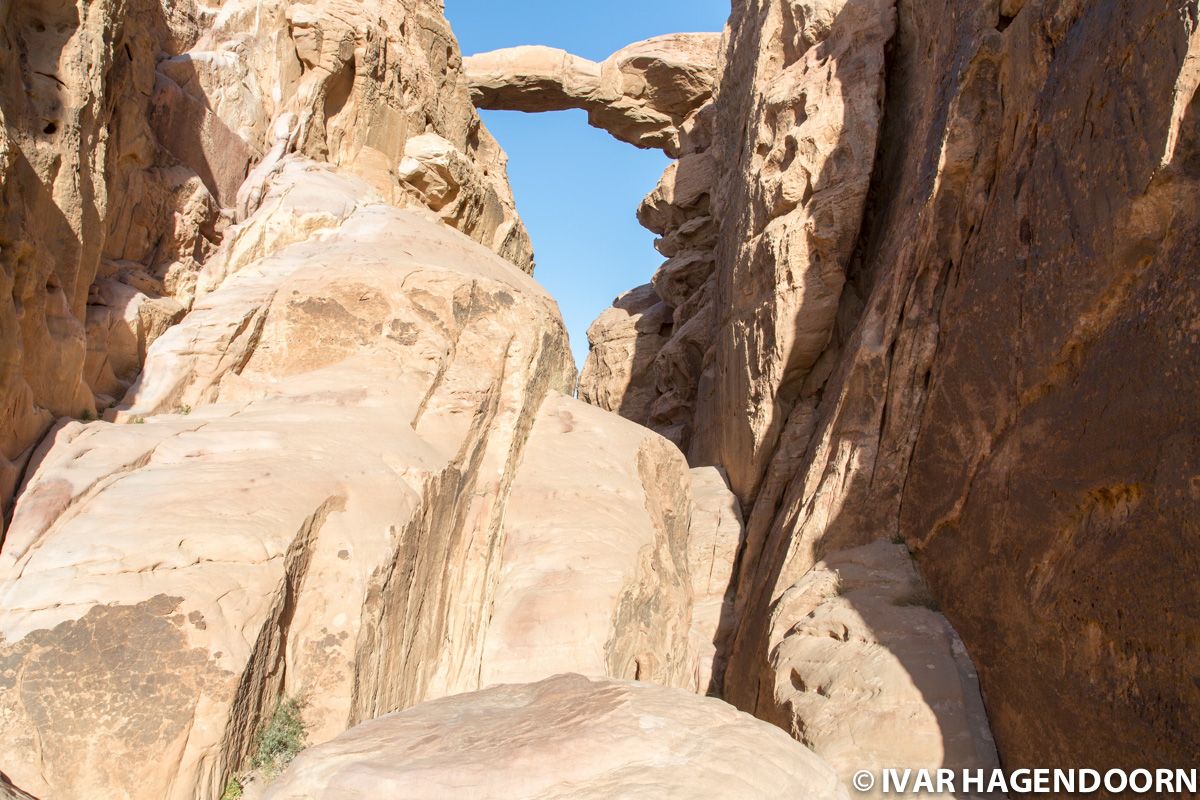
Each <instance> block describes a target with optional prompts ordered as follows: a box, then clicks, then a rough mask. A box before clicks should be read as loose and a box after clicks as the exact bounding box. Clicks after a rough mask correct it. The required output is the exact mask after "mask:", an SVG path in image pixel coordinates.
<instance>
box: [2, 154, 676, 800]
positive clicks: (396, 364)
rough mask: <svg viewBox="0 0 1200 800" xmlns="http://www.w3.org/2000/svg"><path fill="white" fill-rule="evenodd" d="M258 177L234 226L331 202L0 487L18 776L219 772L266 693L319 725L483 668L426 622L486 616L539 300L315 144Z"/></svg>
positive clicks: (64, 787)
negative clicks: (106, 402)
mask: <svg viewBox="0 0 1200 800" xmlns="http://www.w3.org/2000/svg"><path fill="white" fill-rule="evenodd" d="M314 179H315V180H317V181H318V183H319V185H320V186H321V187H322V191H320V192H319V193H313V192H304V191H291V189H292V188H293V187H298V186H302V185H303V184H305V183H306V182H307V181H309V180H314ZM276 199H278V201H279V202H278V203H276V202H275V200H276ZM268 200H269V202H268V203H266V204H265V205H264V206H263V208H262V209H261V210H260V212H259V215H255V216H252V217H251V218H250V219H249V220H248V221H247V222H246V223H245V224H246V226H248V227H251V228H252V227H254V226H257V225H260V224H261V225H264V226H268V227H269V226H271V225H273V224H274V223H275V222H277V221H278V220H279V219H280V218H287V217H294V216H304V215H324V216H325V217H326V218H327V219H329V220H331V221H332V224H331V225H330V227H328V228H325V229H323V230H322V232H321V233H320V234H319V235H316V236H313V237H311V238H310V239H308V240H305V241H301V242H293V243H286V244H281V245H278V246H275V247H269V246H268V247H265V248H264V249H263V250H262V251H260V252H258V253H256V257H255V258H252V259H250V260H248V262H247V263H245V264H244V265H242V266H241V267H240V268H239V269H238V270H237V271H236V272H234V273H232V274H230V275H229V276H228V277H227V278H226V279H225V280H224V281H223V282H222V283H221V285H220V286H219V287H218V288H217V289H216V290H214V291H213V292H212V293H210V294H208V295H205V296H204V298H203V299H202V300H201V301H199V302H198V303H197V304H196V306H195V307H194V308H193V310H192V311H191V313H190V314H189V315H188V316H187V317H186V319H185V320H184V321H183V322H181V323H180V324H179V325H177V326H175V327H174V328H172V329H170V330H169V331H168V332H167V333H166V334H164V335H163V336H161V337H160V338H159V339H158V341H156V342H155V344H154V345H153V346H152V347H151V349H150V353H149V356H148V358H147V367H146V371H145V373H144V374H143V376H142V378H141V379H140V380H139V382H138V383H137V384H136V385H135V386H134V387H133V389H132V390H131V392H130V394H129V396H128V397H127V398H126V400H125V402H124V403H123V404H122V407H121V410H120V411H119V412H118V413H117V414H116V416H115V419H116V424H112V423H92V424H90V425H82V424H80V423H71V424H69V425H67V426H65V427H63V428H61V429H60V430H59V431H58V432H57V433H56V434H55V436H54V440H53V444H52V446H51V447H49V449H48V451H47V452H46V454H45V456H44V457H43V458H42V459H41V460H40V463H39V465H38V469H37V472H36V473H35V475H34V476H33V478H32V480H31V481H30V483H29V486H28V487H27V488H26V490H25V491H24V493H23V494H22V497H21V501H20V503H19V504H18V506H17V510H16V514H15V516H14V518H13V522H12V526H11V528H10V530H9V532H8V537H7V539H6V541H5V545H4V549H3V551H0V598H2V605H3V612H2V613H0V642H3V644H0V652H2V653H3V654H4V655H3V662H2V663H3V664H4V670H3V672H2V673H0V679H2V680H3V681H4V688H5V691H4V692H3V693H0V709H2V710H0V718H2V719H3V723H4V724H3V725H0V729H2V730H3V733H2V734H0V736H2V737H3V739H4V743H3V750H4V752H5V754H6V755H5V760H6V763H5V766H6V768H7V769H8V770H9V771H10V774H12V775H13V777H14V778H15V779H16V780H17V781H18V783H20V784H21V785H23V786H25V787H26V788H27V789H30V790H31V791H34V792H35V793H39V794H43V793H44V794H50V795H54V796H105V797H111V796H128V797H146V798H164V797H193V796H202V797H214V796H219V795H220V791H221V788H222V787H223V785H224V780H225V778H226V777H227V776H228V774H229V772H230V771H231V770H232V769H234V768H235V767H236V766H237V764H238V763H239V762H240V761H241V760H242V759H244V757H245V756H246V754H247V752H248V750H249V748H250V747H251V746H252V743H253V736H254V732H255V729H256V727H257V725H258V720H259V719H260V717H261V715H262V714H265V713H266V712H267V711H269V709H270V708H271V707H272V706H273V705H274V702H275V698H276V697H277V696H279V695H280V694H284V695H288V696H291V695H303V696H305V697H307V698H310V699H309V701H308V703H307V705H306V712H305V713H306V721H307V725H308V727H309V730H310V733H311V735H312V736H313V737H314V741H320V740H321V739H323V738H328V737H329V736H332V735H334V734H336V733H338V732H340V731H341V730H342V729H344V727H345V725H346V724H347V721H351V720H358V719H365V718H369V717H372V716H375V715H377V714H379V713H382V712H383V711H386V710H391V709H393V708H397V707H403V706H405V705H410V704H412V703H414V702H418V701H419V700H421V699H424V698H426V697H429V696H438V695H440V694H444V693H447V692H450V691H455V690H458V689H460V688H477V686H478V683H477V680H478V674H479V666H478V663H477V661H476V662H475V663H474V664H473V665H470V664H466V663H464V660H463V659H461V658H459V653H458V651H457V650H453V648H451V649H446V648H445V647H444V644H445V643H446V642H448V641H454V642H456V643H458V644H461V645H462V646H463V648H465V647H466V644H467V642H468V640H469V635H468V634H469V632H472V631H475V630H478V628H479V627H480V626H481V624H482V622H481V620H482V619H483V617H482V616H481V615H482V614H483V605H484V603H485V601H486V596H485V595H481V593H480V589H481V587H482V586H485V585H486V582H485V581H484V576H486V574H487V572H488V570H489V568H490V569H492V570H494V569H498V564H495V563H492V562H493V561H494V559H489V558H488V555H487V553H488V542H489V541H491V539H492V538H493V535H494V532H495V530H497V529H498V527H499V524H500V522H499V520H500V514H501V510H502V508H503V502H504V499H505V496H506V493H507V490H508V488H509V485H510V484H511V482H512V479H513V474H514V472H515V470H516V465H517V463H518V460H519V454H520V448H521V445H522V444H523V441H524V436H525V434H526V433H527V431H528V429H529V427H530V426H531V425H532V423H533V419H534V416H535V414H536V412H537V410H538V408H539V406H540V405H541V403H542V400H543V398H544V397H545V396H546V394H547V393H548V392H550V391H552V390H554V389H561V388H565V387H566V386H568V385H569V384H570V380H571V376H572V368H571V363H570V356H569V353H568V349H567V343H566V337H565V334H564V331H563V328H562V322H561V319H560V318H559V316H558V312H557V309H556V307H555V306H554V303H553V301H552V300H551V299H550V298H549V297H548V296H547V295H546V294H545V293H544V291H542V290H541V289H540V288H539V287H538V286H537V285H536V284H535V283H534V282H533V281H532V280H531V279H530V278H529V277H528V276H526V275H525V274H524V273H522V272H521V271H519V270H518V269H516V267H514V266H513V265H511V264H510V263H508V262H506V261H504V260H503V259H501V258H499V257H498V256H495V255H493V254H491V253H489V252H488V251H487V250H485V249H484V248H482V247H481V246H479V245H477V244H476V243H474V242H472V241H470V240H469V239H467V238H466V237H465V236H462V235H461V234H459V233H457V232H455V231H453V230H451V229H450V228H449V227H447V226H445V225H443V224H441V223H440V222H438V221H437V220H436V219H434V218H428V217H425V216H423V215H421V214H419V213H417V212H414V211H403V210H399V209H396V208H395V207H393V206H391V205H389V204H387V203H384V202H382V201H381V200H380V199H379V198H378V197H377V196H375V195H373V193H372V192H371V190H370V188H369V187H368V186H367V184H366V183H365V182H363V181H360V180H358V179H357V178H353V177H346V176H343V175H341V174H339V173H338V172H336V171H335V170H333V169H332V168H330V167H328V166H326V165H322V164H317V163H315V162H311V161H308V160H304V159H293V160H289V161H288V162H287V163H286V164H284V165H283V167H282V170H281V172H280V173H279V174H278V176H277V178H276V183H275V185H274V186H273V187H272V188H271V189H270V190H269V191H268ZM313 203H316V204H319V205H318V207H316V208H312V207H310V204H313ZM623 424H628V423H623ZM682 469H683V468H682V467H681V470H682ZM480 547H482V548H483V550H484V553H483V555H481V556H476V555H475V553H476V550H477V549H478V548H480ZM635 557H636V556H631V559H633V558H635ZM447 564H451V565H455V564H456V565H457V566H455V567H454V568H453V569H447ZM333 587H336V590H334V589H333ZM80 640H84V641H88V642H95V643H97V644H98V645H99V646H98V647H87V648H84V649H82V650H80V649H78V648H77V647H75V646H73V645H72V644H71V642H73V641H80ZM456 646H457V645H456ZM452 650H453V652H452ZM129 675H138V676H140V678H139V680H138V681H135V682H132V683H130V682H129V681H128V680H127V677H128V676H129ZM85 709H92V710H93V711H94V712H95V714H96V716H89V715H88V713H87V712H86V711H85ZM43 741H53V742H54V743H55V746H54V747H53V748H51V749H44V748H42V747H40V746H39V744H38V742H43ZM151 752H153V753H156V754H157V756H156V757H154V758H149V757H148V754H149V753H151Z"/></svg>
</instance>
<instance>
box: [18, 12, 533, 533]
mask: <svg viewBox="0 0 1200 800" xmlns="http://www.w3.org/2000/svg"><path fill="white" fill-rule="evenodd" d="M0 21H2V23H3V24H2V26H0V27H2V32H0V36H2V37H3V40H4V41H3V45H2V46H0V72H2V73H3V79H2V80H0V115H2V117H0V121H2V122H3V124H2V125H0V195H3V205H4V213H3V214H2V215H0V242H2V243H3V250H2V252H0V263H2V264H3V270H2V273H0V274H2V275H3V280H4V287H5V288H4V291H3V293H2V294H3V297H4V300H3V301H0V423H2V424H0V506H3V507H4V510H5V513H6V514H7V513H8V512H9V511H11V509H10V508H9V507H8V506H9V500H10V498H11V496H12V494H13V492H14V491H15V489H16V488H17V485H18V484H19V482H20V480H21V477H22V474H23V472H24V470H25V468H26V465H27V463H28V461H29V458H30V456H31V454H32V451H33V447H34V445H35V444H36V443H37V442H38V441H39V439H40V438H41V437H42V436H43V435H44V434H45V432H46V431H47V430H48V429H49V427H50V425H51V423H52V422H53V421H54V419H55V418H56V417H61V416H72V417H77V418H83V419H89V418H90V419H94V418H95V416H96V414H97V412H98V411H99V410H102V409H104V408H106V407H108V406H110V405H111V404H112V403H113V402H114V400H115V399H119V398H120V397H121V395H122V394H124V392H125V390H126V389H127V388H128V386H129V385H130V383H131V382H132V381H133V380H134V379H135V378H136V377H137V375H138V372H139V370H140V369H141V358H143V357H144V355H145V352H146V349H147V347H148V346H149V344H150V343H151V342H152V341H153V339H154V338H155V337H156V336H158V335H159V334H161V333H162V331H163V330H164V329H165V328H166V327H167V326H169V325H170V324H172V323H174V322H176V321H178V319H179V317H180V316H182V314H183V312H184V311H185V310H186V309H187V308H189V307H190V305H191V302H192V299H193V295H194V284H195V281H196V274H197V272H198V271H199V270H200V268H201V267H202V266H203V265H204V264H205V262H206V261H207V260H208V259H209V257H210V256H211V255H212V254H213V253H214V251H215V250H216V248H217V246H218V244H219V243H220V242H221V240H222V238H223V235H224V231H225V229H226V228H227V226H228V224H229V222H230V221H231V220H234V219H238V218H244V216H245V214H244V213H240V212H241V211H244V209H245V203H246V201H247V200H248V199H249V198H252V197H254V195H255V194H256V193H257V192H260V191H261V188H262V185H263V179H264V178H265V176H266V175H267V174H269V173H270V171H271V170H272V169H274V168H275V167H276V166H277V164H278V163H279V159H280V157H281V156H282V155H284V154H285V153H288V152H300V153H303V154H306V155H308V156H310V157H313V158H315V159H317V160H321V161H328V162H329V163H333V164H338V165H344V166H345V167H346V168H347V169H348V170H349V171H351V172H357V173H359V174H363V175H366V176H368V177H371V178H372V180H373V181H374V184H375V186H374V188H375V189H376V190H377V191H378V192H380V193H381V195H383V196H384V197H388V198H389V199H392V200H393V202H395V203H397V204H410V205H426V204H427V199H426V198H425V197H424V196H423V189H424V186H425V184H426V183H427V181H426V180H425V179H423V178H422V176H421V175H420V174H419V173H418V172H411V171H407V172H405V173H404V176H403V178H398V177H397V176H395V175H393V174H391V171H392V170H395V168H396V167H397V164H398V163H399V162H400V161H401V159H402V158H403V157H404V156H405V155H406V152H405V151H406V148H408V147H409V145H408V141H409V140H410V139H414V138H419V137H421V136H422V135H425V134H435V135H437V136H439V137H443V140H444V141H446V142H447V146H448V147H449V148H450V149H453V150H454V151H455V152H457V153H459V154H460V156H459V159H460V161H461V162H466V163H468V164H470V165H471V167H470V169H468V170H466V171H465V172H464V171H462V170H460V171H459V172H457V173H455V174H454V175H453V176H451V180H452V181H458V182H459V183H460V184H462V185H463V189H462V191H461V193H460V194H461V197H460V198H459V199H458V201H457V202H456V203H454V204H452V205H451V206H450V207H448V208H447V207H439V209H438V210H439V211H440V213H442V215H443V219H445V220H446V221H447V222H449V223H450V224H451V225H453V226H454V227H457V228H459V229H460V230H463V231H464V232H466V233H467V234H468V235H470V236H471V237H472V238H474V239H475V240H476V241H479V242H481V243H483V244H485V245H487V246H488V247H490V248H492V249H493V250H495V251H496V252H498V253H500V254H501V255H503V256H505V257H506V258H508V259H509V260H511V261H513V263H515V264H517V265H518V266H520V267H522V268H523V269H526V270H529V269H531V268H532V251H531V248H530V245H529V240H528V236H527V235H526V234H525V231H524V227H523V225H522V224H521V222H520V220H519V219H518V218H517V215H516V211H515V207H514V205H513V201H512V195H511V192H510V190H509V187H508V183H507V179H506V177H505V171H504V154H503V153H502V151H501V150H500V149H499V147H498V146H497V145H496V143H495V141H494V140H493V139H492V138H491V136H490V135H489V134H488V133H487V131H486V130H484V129H483V128H482V126H481V125H480V123H479V119H478V117H477V116H476V114H475V113H474V110H473V109H472V108H471V106H470V104H469V102H468V101H467V94H466V89H465V87H463V86H462V84H461V83H460V82H459V80H458V79H457V77H458V73H457V70H458V66H459V63H458V62H459V57H458V55H457V51H456V47H455V45H454V39H453V36H452V35H451V33H450V29H449V26H448V25H447V24H446V21H445V19H444V18H443V17H442V15H441V11H440V9H437V8H434V7H433V6H432V4H430V3H427V2H424V1H423V0H374V2H371V3H368V4H365V5H363V4H358V3H346V2H341V0H338V1H337V2H329V3H324V4H319V5H307V4H300V3H288V2H283V0H273V1H272V2H266V3H260V2H251V1H250V0H229V2H225V3H223V4H220V9H219V12H218V11H215V10H213V9H210V8H209V7H208V6H207V5H206V4H200V3H195V2H192V1H191V0H188V2H182V3H174V4H172V5H171V8H170V9H164V8H163V6H162V4H160V3H153V2H144V1H143V0H103V2H93V3H88V4H87V5H86V7H81V8H76V4H75V3H72V2H67V1H66V0H54V1H53V2H49V3H46V2H36V1H35V0H15V1H14V2H11V3H7V4H5V6H4V8H3V9H2V10H0ZM159 54H162V56H161V57H160V55H159ZM447 157H448V158H449V157H450V156H447ZM248 174H249V175H250V177H251V180H250V181H249V182H247V183H246V185H244V186H243V181H244V180H245V179H246V177H247V175H248ZM410 178H411V179H413V181H414V184H415V185H413V184H410V183H408V182H407V181H408V180H409V179H410ZM466 184H469V185H466ZM239 195H240V196H239ZM393 196H394V197H393Z"/></svg>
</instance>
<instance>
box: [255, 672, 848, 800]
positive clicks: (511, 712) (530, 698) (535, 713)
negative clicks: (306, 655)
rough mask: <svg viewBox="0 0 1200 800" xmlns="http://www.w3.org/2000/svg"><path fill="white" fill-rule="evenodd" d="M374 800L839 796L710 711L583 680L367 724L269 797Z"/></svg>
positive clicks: (778, 737)
mask: <svg viewBox="0 0 1200 800" xmlns="http://www.w3.org/2000/svg"><path fill="white" fill-rule="evenodd" d="M447 732H449V735H447ZM514 753H519V754H520V757H519V758H514V757H513V754H514ZM751 763H752V764H753V769H748V768H747V764H751ZM380 795H383V796H393V795H403V796H404V797H411V798H443V797H462V798H472V799H473V800H487V799H488V798H494V799H495V800H500V798H504V799H505V800H509V799H511V800H524V799H525V798H528V800H533V799H534V798H539V800H540V799H541V798H547V799H549V798H563V799H564V800H565V798H581V799H582V798H596V799H597V800H599V798H610V797H662V798H680V799H681V800H682V799H683V798H694V797H739V798H748V799H752V798H763V800H767V798H778V797H805V798H813V800H825V799H826V798H828V800H834V799H835V798H845V797H847V796H848V795H847V794H846V792H845V790H844V789H843V788H842V787H841V786H840V785H838V782H837V778H836V777H835V776H834V774H833V772H832V771H831V770H830V769H829V767H828V766H826V765H825V764H823V763H822V762H821V761H820V759H818V758H817V757H816V756H814V755H813V754H812V753H811V752H810V751H808V750H806V749H805V748H804V747H802V746H800V745H798V744H796V743H795V742H793V741H791V740H790V739H789V738H788V737H787V736H785V735H784V734H782V733H780V732H779V731H778V730H776V729H774V728H772V727H771V726H770V725H766V724H764V723H762V722H760V721H758V720H756V719H754V718H753V717H750V716H748V715H746V714H742V713H739V712H737V711H735V710H734V709H732V708H730V707H729V706H727V705H725V704H724V703H721V702H720V701H717V700H713V699H710V698H703V697H696V696H695V695H690V694H688V693H686V692H683V691H680V690H672V689H664V688H661V687H656V686H651V685H648V684H642V683H633V682H624V681H611V680H603V681H598V680H588V679H587V678H584V677H581V676H579V675H560V676H557V677H554V678H550V679H547V680H544V681H542V682H540V683H534V684H524V685H507V686H498V687H496V688H493V689H488V690H486V691H483V692H478V693H475V694H467V695H460V696H457V697H450V698H446V699H444V700H438V701H435V702H432V703H426V704H425V705H422V706H420V707H418V708H415V709H411V710H409V711H406V712H403V713H400V714H393V715H389V716H386V717H382V718H380V719H377V720H373V721H371V722H368V723H365V724H363V725H360V726H358V727H356V728H353V729H351V730H350V731H347V732H346V733H345V734H343V735H341V736H339V737H338V738H337V739H334V740H333V741H332V742H329V743H327V744H324V745H322V746H320V747H315V748H312V749H311V750H308V751H306V752H305V753H303V754H302V755H301V756H300V757H299V758H298V759H297V760H296V762H295V763H294V764H293V765H292V766H291V767H290V768H289V769H288V771H287V772H286V773H285V774H284V775H283V777H282V778H281V779H280V780H279V782H278V783H277V784H275V786H273V787H272V788H271V789H270V790H269V791H268V793H267V795H266V797H267V798H268V800H309V799H310V798H311V800H317V798H326V797H333V796H337V797H342V798H347V800H349V799H350V798H368V797H379V796H380Z"/></svg>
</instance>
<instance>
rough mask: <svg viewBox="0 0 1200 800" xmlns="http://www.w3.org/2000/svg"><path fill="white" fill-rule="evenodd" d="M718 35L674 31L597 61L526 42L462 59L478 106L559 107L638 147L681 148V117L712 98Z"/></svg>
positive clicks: (511, 108) (670, 150) (512, 108)
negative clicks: (581, 112)
mask: <svg viewBox="0 0 1200 800" xmlns="http://www.w3.org/2000/svg"><path fill="white" fill-rule="evenodd" d="M719 41H720V34H716V33H674V34H669V35H666V36H657V37H654V38H653V39H647V40H646V41H643V42H636V43H634V44H631V45H629V46H628V47H624V48H622V49H620V50H618V51H617V52H615V53H613V54H612V55H611V56H609V57H608V58H607V59H605V60H604V61H603V62H601V63H596V62H595V61H589V60H588V59H586V58H580V57H579V56H575V55H572V54H570V53H568V52H566V51H563V50H558V49H555V48H551V47H542V46H535V45H527V46H522V47H510V48H505V49H503V50H494V51H492V52H489V53H480V54H478V55H473V56H469V57H467V58H465V59H464V60H463V71H464V73H465V75H466V78H467V81H468V82H469V83H470V85H471V94H472V98H473V100H474V101H475V104H476V105H477V106H478V107H479V108H487V109H498V110H509V111H562V110H564V109H568V108H579V109H583V110H585V111H587V112H588V122H589V123H591V124H592V125H593V126H595V127H597V128H601V129H603V130H606V131H608V132H609V133H611V134H612V135H613V136H615V137H616V138H618V139H620V140H621V141H624V142H629V143H630V144H633V145H636V146H638V147H647V148H649V147H657V148H661V149H663V150H665V151H666V152H667V153H668V154H670V155H675V154H677V153H678V152H679V151H680V144H681V141H680V130H679V129H680V128H681V127H682V126H683V124H684V121H685V120H686V119H687V118H688V116H689V115H691V114H692V112H694V111H695V110H696V109H698V108H699V107H700V106H701V105H703V103H704V102H705V101H706V100H707V99H708V98H709V97H710V96H711V95H712V91H713V84H714V82H715V80H716V64H717V46H718V43H719Z"/></svg>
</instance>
